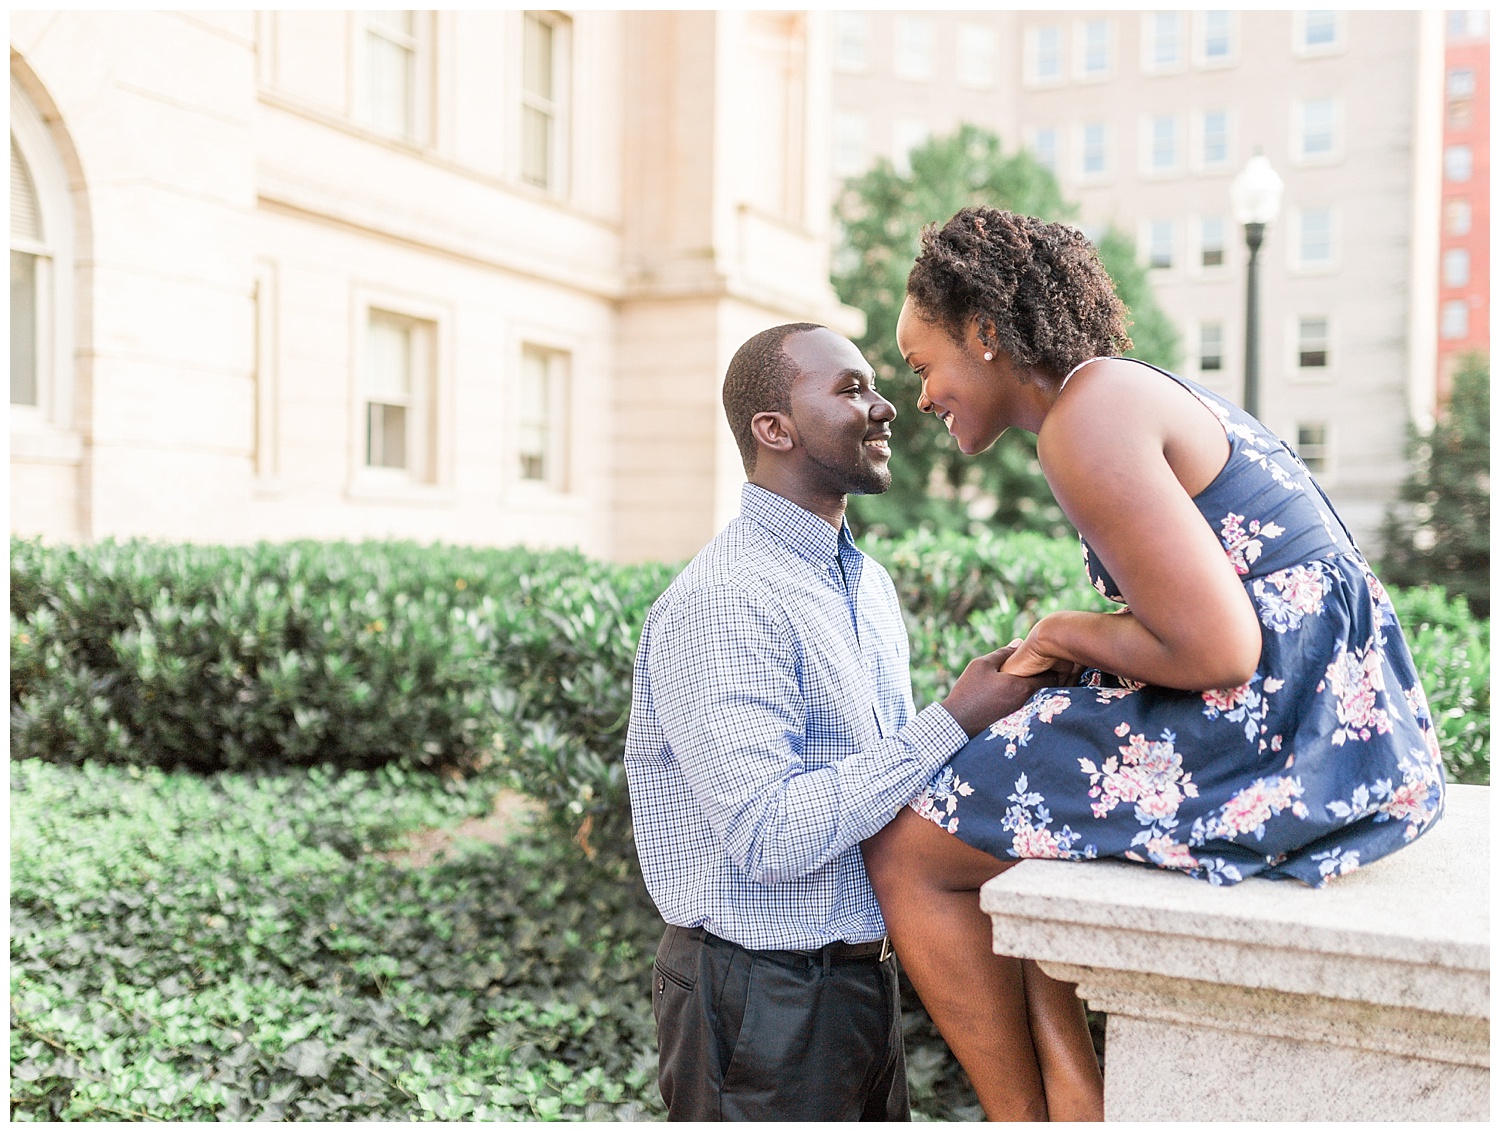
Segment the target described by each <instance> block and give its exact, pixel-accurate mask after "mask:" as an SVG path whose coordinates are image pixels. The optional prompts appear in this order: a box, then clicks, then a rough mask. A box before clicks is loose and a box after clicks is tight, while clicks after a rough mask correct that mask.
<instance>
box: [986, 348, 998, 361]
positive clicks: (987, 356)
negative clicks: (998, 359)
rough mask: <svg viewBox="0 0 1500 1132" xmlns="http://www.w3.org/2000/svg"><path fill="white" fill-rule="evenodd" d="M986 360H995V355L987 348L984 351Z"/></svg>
mask: <svg viewBox="0 0 1500 1132" xmlns="http://www.w3.org/2000/svg"><path fill="white" fill-rule="evenodd" d="M984 360H985V361H987V362H992V361H994V360H995V355H994V354H992V353H991V352H990V351H988V350H986V351H985V352H984Z"/></svg>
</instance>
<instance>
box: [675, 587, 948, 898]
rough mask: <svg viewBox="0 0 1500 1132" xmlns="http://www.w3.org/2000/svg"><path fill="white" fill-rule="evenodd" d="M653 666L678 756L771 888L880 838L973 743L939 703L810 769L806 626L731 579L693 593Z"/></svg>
mask: <svg viewBox="0 0 1500 1132" xmlns="http://www.w3.org/2000/svg"><path fill="white" fill-rule="evenodd" d="M647 663H648V666H649V672H650V677H651V687H652V689H653V692H654V698H655V701H656V714H657V718H658V720H659V722H660V724H661V728H662V731H663V733H664V734H665V736H666V740H667V744H668V746H669V747H670V748H671V752H672V756H673V758H675V760H676V761H677V763H678V765H679V766H680V767H681V769H682V773H683V776H684V777H685V778H686V780H687V783H688V787H689V789H690V790H691V791H692V794H693V797H694V798H695V799H696V800H697V803H698V805H699V806H700V807H701V808H702V810H703V813H704V816H705V817H706V818H707V820H708V824H709V826H710V828H711V829H712V830H713V833H714V836H715V838H716V839H717V840H718V842H719V844H720V845H721V846H722V848H723V850H724V853H725V855H726V856H727V857H728V858H729V859H730V860H732V861H733V862H734V863H735V864H736V865H737V866H738V867H739V868H740V869H741V870H742V871H743V872H744V874H745V875H746V877H747V878H749V879H750V880H751V881H754V882H756V883H760V884H775V883H779V882H781V881H785V880H790V879H793V878H796V877H802V876H806V875H807V874H809V873H812V872H814V871H816V870H817V869H819V868H821V867H823V866H824V865H825V864H827V863H828V862H829V861H831V860H833V859H834V858H836V857H837V856H838V855H839V854H841V853H843V852H844V851H845V850H847V849H849V848H850V847H852V846H854V845H857V844H858V843H859V842H860V841H862V840H864V839H865V838H866V837H869V836H870V835H871V834H872V833H875V832H876V831H877V830H879V829H880V828H881V827H883V826H884V825H885V824H886V823H887V822H888V821H890V819H891V817H892V816H893V815H894V814H895V813H896V812H897V810H899V809H900V807H901V806H902V805H903V804H905V803H906V802H907V801H909V800H910V799H911V798H912V796H913V795H914V794H915V793H916V792H917V791H918V790H919V789H920V788H921V786H922V785H923V784H924V783H925V782H926V781H927V780H928V779H929V778H930V777H931V776H932V773H933V772H934V771H935V770H936V769H937V768H938V767H939V766H941V765H942V764H943V763H944V762H945V761H946V760H947V759H948V757H949V756H950V755H952V754H953V752H955V751H957V750H958V749H959V748H960V747H961V746H963V745H964V743H965V742H967V741H968V736H967V735H966V734H965V733H964V731H963V728H961V727H959V725H958V723H957V722H956V721H955V720H954V719H953V717H952V716H951V715H949V714H948V712H947V710H946V709H944V708H943V707H942V706H941V705H939V704H933V705H932V706H930V707H928V708H927V709H926V710H924V711H923V712H921V713H920V714H918V715H917V716H916V717H915V718H913V719H911V720H910V721H909V722H908V723H907V724H906V725H905V726H904V727H902V728H900V730H898V731H897V732H896V733H895V734H894V735H892V736H890V737H889V738H885V739H881V740H878V741H876V742H875V743H873V744H872V745H870V746H868V747H866V748H865V749H863V750H859V751H852V752H850V753H849V754H848V755H847V756H845V757H844V758H842V759H839V760H838V761H836V762H834V763H832V764H830V765H827V766H823V767H819V768H818V769H815V770H808V769H807V768H806V767H805V766H804V763H803V747H804V738H805V732H806V720H807V703H806V700H805V697H804V695H803V691H802V688H801V686H800V684H799V681H798V679H797V649H796V644H795V641H794V640H793V637H792V634H791V632H790V631H789V629H788V628H787V627H785V626H784V624H782V623H781V622H780V620H779V618H778V616H777V615H776V614H775V613H773V612H772V611H771V610H769V609H768V608H766V606H765V604H764V603H763V602H761V601H759V600H757V599H756V598H755V597H754V596H753V595H751V594H749V593H746V592H744V591H743V590H740V589H739V588H737V587H734V586H731V585H727V584H721V585H714V586H706V587H703V588H701V589H698V590H696V591H694V592H693V593H691V594H686V595H684V596H683V598H682V600H681V601H680V602H679V603H678V604H677V606H676V607H675V608H674V609H673V610H672V611H671V613H670V614H669V615H668V617H667V618H666V619H665V620H664V621H663V623H662V624H661V625H659V626H658V627H657V632H656V635H655V639H654V641H653V644H652V648H651V653H650V656H649V658H648V661H647Z"/></svg>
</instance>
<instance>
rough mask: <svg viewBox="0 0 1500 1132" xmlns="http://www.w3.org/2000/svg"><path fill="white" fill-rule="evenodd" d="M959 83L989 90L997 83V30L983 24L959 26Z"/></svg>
mask: <svg viewBox="0 0 1500 1132" xmlns="http://www.w3.org/2000/svg"><path fill="white" fill-rule="evenodd" d="M958 81H959V83H960V85H962V86H967V87H975V88H978V89H981V90H984V89H988V88H989V87H991V86H993V85H994V83H995V29H994V28H988V27H984V26H983V25H981V24H959V26H958Z"/></svg>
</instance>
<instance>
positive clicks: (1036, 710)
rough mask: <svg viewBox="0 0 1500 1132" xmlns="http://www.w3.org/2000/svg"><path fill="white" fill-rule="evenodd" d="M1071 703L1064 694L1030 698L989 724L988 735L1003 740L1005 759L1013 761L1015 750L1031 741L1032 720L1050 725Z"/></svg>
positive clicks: (1046, 694) (1053, 693)
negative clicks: (1003, 716)
mask: <svg viewBox="0 0 1500 1132" xmlns="http://www.w3.org/2000/svg"><path fill="white" fill-rule="evenodd" d="M1072 702H1073V697H1071V696H1069V695H1068V694H1067V693H1066V692H1042V693H1040V694H1039V695H1035V696H1032V697H1031V699H1029V700H1027V701H1026V702H1025V703H1024V704H1023V705H1021V707H1019V708H1018V709H1016V710H1015V711H1013V712H1011V713H1010V714H1009V715H1007V716H1006V717H1005V718H1003V719H997V720H995V722H994V723H992V724H990V734H991V735H992V736H994V737H995V738H996V739H1004V740H1005V757H1006V758H1008V759H1013V758H1015V757H1016V750H1017V748H1018V747H1024V746H1026V744H1027V742H1029V741H1030V739H1031V721H1032V720H1033V719H1035V720H1038V721H1039V722H1041V723H1051V722H1052V721H1053V720H1054V719H1056V718H1057V717H1058V716H1059V715H1061V714H1062V713H1063V712H1065V711H1067V710H1068V707H1069V705H1071V704H1072Z"/></svg>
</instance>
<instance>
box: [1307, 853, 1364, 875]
mask: <svg viewBox="0 0 1500 1132" xmlns="http://www.w3.org/2000/svg"><path fill="white" fill-rule="evenodd" d="M1312 859H1313V860H1314V861H1316V862H1318V873H1319V875H1320V876H1325V877H1334V876H1340V877H1341V876H1343V875H1345V874H1346V873H1352V872H1353V871H1354V870H1355V869H1357V868H1359V850H1358V849H1350V850H1348V851H1345V849H1344V847H1343V846H1342V845H1335V846H1334V847H1333V848H1332V849H1325V850H1324V851H1323V852H1321V853H1314V854H1313V855H1312Z"/></svg>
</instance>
